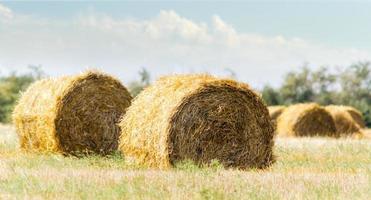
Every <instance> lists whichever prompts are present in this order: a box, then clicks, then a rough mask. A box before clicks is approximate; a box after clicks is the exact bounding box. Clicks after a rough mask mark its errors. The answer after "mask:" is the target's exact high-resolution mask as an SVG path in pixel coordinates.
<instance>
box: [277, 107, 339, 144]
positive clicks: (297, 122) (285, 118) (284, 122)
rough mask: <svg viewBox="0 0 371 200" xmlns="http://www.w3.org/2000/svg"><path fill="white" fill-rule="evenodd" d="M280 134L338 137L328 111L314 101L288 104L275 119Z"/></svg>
mask: <svg viewBox="0 0 371 200" xmlns="http://www.w3.org/2000/svg"><path fill="white" fill-rule="evenodd" d="M277 132H278V134H279V135H280V136H329V137H339V134H338V132H337V131H336V127H335V122H334V120H333V118H332V116H331V114H330V113H329V112H327V111H326V110H325V109H324V108H322V107H321V106H319V105H318V104H315V103H309V104H296V105H292V106H289V107H288V108H286V110H285V111H284V112H283V113H282V114H281V115H280V117H279V118H278V119H277Z"/></svg>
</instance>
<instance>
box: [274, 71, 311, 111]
mask: <svg viewBox="0 0 371 200" xmlns="http://www.w3.org/2000/svg"><path fill="white" fill-rule="evenodd" d="M279 91H280V92H279V93H280V94H281V95H282V99H283V102H284V103H285V104H293V103H302V102H308V101H313V99H314V90H313V87H312V81H311V71H310V70H309V68H308V67H307V66H304V67H303V68H301V71H299V72H290V73H288V74H287V75H286V76H285V79H284V82H283V85H282V87H281V88H280V90H279Z"/></svg>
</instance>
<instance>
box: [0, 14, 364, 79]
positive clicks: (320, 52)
mask: <svg viewBox="0 0 371 200" xmlns="http://www.w3.org/2000/svg"><path fill="white" fill-rule="evenodd" d="M14 18H15V19H14V20H13V21H12V23H7V24H5V23H3V24H1V21H0V26H3V28H2V29H0V31H2V33H6V34H2V33H0V69H2V71H4V68H5V67H7V69H8V70H9V69H10V67H12V68H13V67H14V68H15V69H20V68H22V67H25V66H27V65H28V64H42V65H43V66H44V69H45V70H46V72H47V73H49V74H52V75H58V74H60V73H74V72H77V71H81V70H83V69H84V68H86V67H88V66H98V67H100V68H102V69H104V70H105V71H108V72H111V73H114V74H116V75H118V76H120V77H121V78H123V79H124V80H128V79H133V78H135V76H136V73H137V71H138V70H139V69H140V68H141V67H147V68H148V69H149V70H150V71H151V72H152V74H154V75H155V76H156V77H157V76H158V75H161V74H168V73H174V72H205V71H208V72H211V73H215V74H226V71H225V69H226V68H229V69H232V70H234V71H235V72H236V73H237V75H238V78H239V79H240V80H243V81H247V82H249V83H250V84H251V85H253V86H261V85H262V84H264V83H273V84H277V83H278V82H279V80H280V79H281V76H282V74H283V73H285V72H287V71H288V70H292V69H294V68H295V67H297V66H299V65H301V64H303V63H304V62H307V61H308V62H310V63H312V64H314V65H344V64H349V63H351V62H354V61H358V60H366V59H368V60H371V54H370V52H367V51H362V50H359V49H349V48H330V47H326V46H323V45H320V44H314V43H311V42H308V41H305V40H303V39H300V38H285V37H283V36H280V35H278V36H276V37H266V36H262V35H257V34H251V33H243V32H239V31H237V30H236V29H235V28H234V27H233V26H231V25H229V24H228V23H226V22H224V21H223V20H222V19H221V17H219V16H214V17H212V19H211V23H206V22H195V21H192V20H190V19H187V18H185V17H182V16H179V15H178V14H177V13H176V12H174V11H161V12H160V13H159V15H157V16H155V17H153V18H150V19H147V20H137V19H115V18H112V17H110V16H109V15H104V14H103V15H102V14H87V15H81V16H79V17H77V18H75V19H74V20H73V21H72V20H69V21H67V20H63V21H58V20H45V19H36V18H32V17H25V16H23V17H20V16H15V17H14Z"/></svg>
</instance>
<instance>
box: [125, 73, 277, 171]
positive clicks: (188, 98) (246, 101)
mask: <svg viewBox="0 0 371 200" xmlns="http://www.w3.org/2000/svg"><path fill="white" fill-rule="evenodd" d="M120 126H121V129H122V135H121V138H120V147H119V148H120V149H121V151H122V152H123V154H124V156H125V158H127V159H129V160H133V161H134V162H136V163H138V164H143V165H145V166H148V167H155V168H168V167H170V166H173V165H174V164H176V163H177V162H178V161H182V160H192V161H193V162H195V163H196V164H202V165H203V164H208V163H210V161H212V160H214V159H215V160H218V161H219V162H220V163H221V164H223V165H224V166H225V167H236V168H241V169H245V168H250V167H253V168H264V167H267V166H269V165H270V164H271V163H272V162H273V160H274V159H273V155H272V146H273V140H272V138H273V131H274V130H273V127H272V124H271V123H270V119H269V114H268V110H267V108H266V106H265V105H264V103H263V101H262V99H261V98H260V97H259V95H257V94H256V93H255V92H253V91H252V90H251V89H250V88H249V87H248V86H247V85H246V84H243V83H239V82H236V81H233V80H224V79H217V78H215V77H212V76H209V75H177V76H169V77H163V78H161V79H159V80H158V81H157V82H155V83H154V84H153V85H152V86H150V87H148V88H146V89H145V90H144V91H143V92H141V93H140V94H139V96H137V98H136V99H135V100H134V101H133V104H132V106H131V107H130V108H129V109H128V111H127V113H126V114H125V116H124V118H123V119H122V121H121V123H120Z"/></svg>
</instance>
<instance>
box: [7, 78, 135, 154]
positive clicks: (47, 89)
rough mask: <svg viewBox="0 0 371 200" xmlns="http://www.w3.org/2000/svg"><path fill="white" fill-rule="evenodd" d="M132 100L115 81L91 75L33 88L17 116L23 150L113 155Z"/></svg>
mask: <svg viewBox="0 0 371 200" xmlns="http://www.w3.org/2000/svg"><path fill="white" fill-rule="evenodd" d="M130 102H131V96H130V94H129V92H128V91H127V90H126V88H125V87H124V86H123V85H122V84H121V83H120V82H119V81H118V80H116V79H114V78H113V77H111V76H109V75H106V74H103V73H100V72H93V71H89V72H86V73H83V74H81V75H77V76H66V77H62V78H50V79H44V80H40V81H38V82H36V83H34V84H33V85H31V86H30V87H29V88H28V90H27V91H26V92H25V93H24V94H23V95H22V97H21V99H20V101H19V103H18V104H17V106H16V107H15V110H14V113H13V121H14V124H15V126H16V129H17V133H18V135H19V138H20V144H21V147H22V148H23V149H26V150H37V151H53V152H63V153H68V154H69V153H71V154H75V153H84V152H95V153H101V154H107V153H109V152H111V151H114V150H116V149H117V146H118V136H119V127H118V126H117V125H116V123H117V122H118V120H119V118H120V117H121V115H122V114H123V113H125V110H126V108H127V107H128V106H129V105H130Z"/></svg>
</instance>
